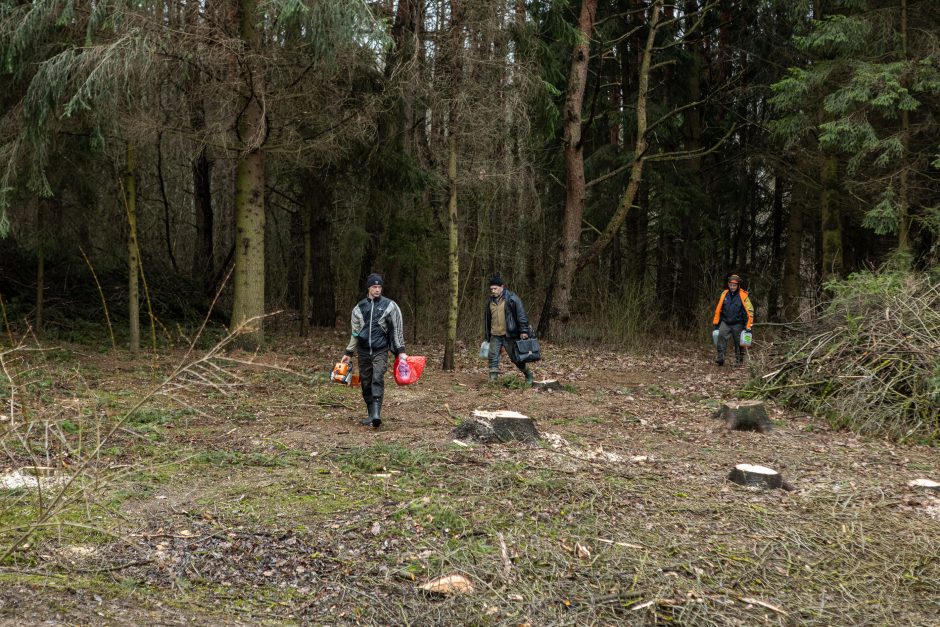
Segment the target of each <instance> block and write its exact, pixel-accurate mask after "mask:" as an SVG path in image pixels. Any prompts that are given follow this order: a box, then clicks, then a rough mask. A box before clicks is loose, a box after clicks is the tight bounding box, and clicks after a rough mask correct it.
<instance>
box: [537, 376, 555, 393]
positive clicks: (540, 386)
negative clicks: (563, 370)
mask: <svg viewBox="0 0 940 627" xmlns="http://www.w3.org/2000/svg"><path fill="white" fill-rule="evenodd" d="M532 387H533V388H535V389H536V390H544V391H546V392H554V391H558V390H560V389H561V383H559V382H558V379H545V380H544V381H533V382H532Z"/></svg>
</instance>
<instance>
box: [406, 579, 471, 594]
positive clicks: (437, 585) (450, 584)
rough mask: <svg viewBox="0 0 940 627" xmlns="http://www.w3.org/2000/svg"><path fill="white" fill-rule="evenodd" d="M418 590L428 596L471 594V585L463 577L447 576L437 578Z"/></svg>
mask: <svg viewBox="0 0 940 627" xmlns="http://www.w3.org/2000/svg"><path fill="white" fill-rule="evenodd" d="M418 589H420V590H423V591H424V592H426V593H428V594H435V595H442V596H446V595H449V594H465V593H467V592H473V584H472V583H470V580H469V579H467V578H466V577H464V576H463V575H448V576H446V577H438V578H437V579H434V580H431V581H429V582H427V583H426V584H424V585H421V586H418Z"/></svg>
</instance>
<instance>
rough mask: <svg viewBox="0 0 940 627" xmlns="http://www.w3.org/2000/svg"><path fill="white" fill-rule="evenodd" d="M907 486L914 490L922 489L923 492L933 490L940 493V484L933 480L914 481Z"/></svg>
mask: <svg viewBox="0 0 940 627" xmlns="http://www.w3.org/2000/svg"><path fill="white" fill-rule="evenodd" d="M907 485H908V486H910V487H912V488H920V489H922V490H933V491H934V492H940V483H937V482H936V481H933V480H931V479H914V480H913V481H908V482H907Z"/></svg>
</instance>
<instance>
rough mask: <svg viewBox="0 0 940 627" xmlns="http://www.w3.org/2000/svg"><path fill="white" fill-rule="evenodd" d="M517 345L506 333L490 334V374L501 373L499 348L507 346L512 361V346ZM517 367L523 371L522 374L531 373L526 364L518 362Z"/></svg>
mask: <svg viewBox="0 0 940 627" xmlns="http://www.w3.org/2000/svg"><path fill="white" fill-rule="evenodd" d="M513 345H515V342H514V341H513V340H512V339H510V338H508V337H506V336H505V335H491V336H490V352H489V354H488V357H489V360H490V374H491V375H492V374H496V375H498V374H499V348H500V347H501V346H505V347H506V354H507V355H509V361H512V347H513ZM512 363H514V364H515V365H516V368H518V369H519V370H521V371H522V374H524V375H527V376H528V374H529V369H528V368H526V365H525V364H516V362H514V361H513V362H512Z"/></svg>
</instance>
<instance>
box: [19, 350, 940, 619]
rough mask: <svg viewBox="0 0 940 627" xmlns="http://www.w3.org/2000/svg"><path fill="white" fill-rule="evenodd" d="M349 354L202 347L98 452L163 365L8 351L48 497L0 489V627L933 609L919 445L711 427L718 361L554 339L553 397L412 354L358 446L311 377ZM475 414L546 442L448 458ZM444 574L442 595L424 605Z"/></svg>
mask: <svg viewBox="0 0 940 627" xmlns="http://www.w3.org/2000/svg"><path fill="white" fill-rule="evenodd" d="M343 343H344V338H343V336H342V334H339V333H336V334H321V335H319V336H317V337H316V338H312V339H307V340H302V341H300V340H297V341H295V340H292V339H289V338H280V339H276V340H274V343H273V346H272V347H271V349H270V350H268V351H266V352H264V353H259V354H256V355H251V354H243V353H228V354H219V355H217V356H215V357H213V358H212V359H210V360H207V361H205V362H202V363H201V365H200V367H199V368H195V369H190V370H187V371H186V372H184V373H183V374H182V375H181V376H180V377H178V378H177V380H175V381H174V382H173V383H172V384H171V385H170V386H169V388H167V390H166V391H167V394H165V395H158V396H156V397H154V398H152V399H151V400H149V401H148V402H147V403H145V404H144V405H143V406H142V407H140V408H139V409H138V410H137V411H136V412H135V413H133V414H132V415H130V416H129V417H128V418H127V420H126V421H125V422H124V423H123V424H122V425H121V426H120V428H119V429H117V430H116V431H115V432H114V433H113V434H111V435H110V436H108V437H107V438H106V434H107V433H108V430H109V427H112V426H114V424H115V421H116V420H118V419H119V418H120V416H121V415H122V414H123V413H124V412H126V411H127V410H128V409H129V408H131V407H132V406H134V404H135V403H136V402H137V401H138V400H139V399H141V398H143V397H144V396H145V395H146V394H147V392H148V390H150V389H152V388H153V386H154V385H156V384H158V383H159V382H160V381H161V380H162V379H163V378H164V377H165V376H166V374H167V372H169V371H170V370H172V367H173V365H174V364H175V363H176V362H178V361H179V360H180V359H181V357H182V353H180V354H177V355H165V354H161V355H160V356H159V357H147V356H144V357H140V358H137V359H132V358H131V357H129V356H125V355H114V354H110V355H103V354H87V353H86V352H85V351H86V350H87V349H84V348H81V347H70V348H59V349H55V350H50V351H47V352H45V353H33V354H27V355H13V353H7V354H6V357H7V359H6V360H5V365H6V366H7V367H8V369H9V371H10V372H11V374H13V375H14V377H13V378H14V382H15V385H14V387H13V389H14V392H16V395H15V398H14V399H13V401H12V405H11V401H10V399H9V393H10V386H9V384H8V382H5V383H4V387H3V390H2V391H3V395H4V400H5V409H3V411H2V413H3V414H4V416H3V423H2V429H3V430H4V436H3V438H4V440H3V441H4V444H5V461H4V464H3V468H2V470H3V472H4V473H5V475H4V476H11V475H12V474H13V473H14V472H17V471H20V470H22V469H23V468H24V467H30V466H37V465H43V466H50V467H51V468H53V470H51V471H49V472H50V473H51V475H52V476H50V477H44V478H34V479H33V483H32V484H30V485H35V484H39V485H42V486H43V487H44V490H43V492H42V495H41V497H40V495H39V494H38V493H37V491H36V489H35V488H34V487H30V485H24V486H19V487H16V486H12V487H11V486H4V487H0V531H2V540H3V549H4V551H6V549H8V548H10V545H11V542H13V541H15V539H16V538H17V537H20V536H19V535H18V534H22V532H24V531H25V530H26V529H27V528H28V527H29V525H30V523H31V521H35V520H36V519H37V518H38V517H41V516H42V515H43V510H42V508H47V510H46V511H49V509H48V508H51V509H52V510H55V511H54V513H53V514H51V515H50V516H48V518H45V519H44V521H45V522H44V524H43V525H42V526H40V527H38V528H36V529H34V531H33V533H32V534H31V535H30V536H29V537H28V538H27V539H25V540H24V541H23V542H22V543H20V544H19V545H18V546H16V548H15V549H12V550H11V551H9V552H8V555H7V557H6V559H5V561H3V563H2V566H0V580H2V582H3V583H2V586H0V624H10V625H12V624H21V623H22V622H23V621H29V622H34V623H39V622H45V621H50V622H51V623H52V624H55V623H68V624H77V623H83V624H92V623H102V622H113V623H125V624H157V623H159V624H168V625H170V624H213V625H216V624H245V625H249V624H279V623H313V624H324V623H328V624H355V623H362V624H414V623H417V624H479V625H520V624H531V625H547V624H556V625H557V624H569V625H575V624H577V625H585V624H613V623H620V622H625V623H636V624H644V623H645V624H658V623H665V622H675V623H679V624H702V625H711V624H715V625H727V624H740V625H754V624H781V625H783V624H819V625H832V624H863V623H864V624H893V625H899V624H911V625H926V624H931V623H934V621H936V620H937V618H938V616H940V598H938V596H937V590H940V562H938V555H940V499H938V498H937V493H936V492H932V491H930V490H922V489H920V488H915V487H910V486H908V485H907V484H908V482H909V481H911V480H914V479H919V478H933V479H937V475H938V473H940V466H938V457H937V452H936V450H935V449H932V448H929V447H925V446H916V445H899V444H894V443H891V442H887V441H883V440H878V439H867V438H862V437H859V436H856V435H853V434H850V433H846V432H835V431H831V430H830V429H828V428H827V427H826V425H825V423H824V422H823V421H821V420H820V419H815V418H811V417H808V416H805V415H802V414H796V413H791V412H788V411H786V410H784V409H781V408H779V407H776V406H774V405H773V404H769V403H768V404H767V405H766V407H767V410H768V417H769V420H770V425H771V427H770V428H769V430H768V429H764V430H763V432H762V431H758V430H753V431H731V430H728V429H727V428H726V426H725V423H724V422H723V421H721V420H719V419H716V418H715V414H716V410H718V409H719V407H720V405H721V404H722V403H724V402H731V401H735V400H736V399H738V398H739V397H740V396H741V394H740V393H741V390H742V389H743V388H744V387H745V385H746V382H747V378H748V374H749V373H748V371H747V370H746V369H728V368H724V369H718V368H716V367H715V366H714V365H713V364H712V363H711V362H710V361H709V358H710V351H709V348H710V347H706V346H702V347H687V348H676V347H672V349H671V350H669V351H668V352H667V351H665V350H663V352H662V353H660V354H655V355H654V354H645V355H636V354H626V353H612V352H610V353H603V354H601V353H598V352H596V351H594V352H589V351H586V350H575V349H571V348H565V347H559V346H553V345H550V344H549V345H546V346H545V347H544V355H545V360H544V361H542V362H539V363H538V364H536V367H535V370H536V379H542V378H555V379H558V380H559V381H560V383H561V386H562V387H561V389H560V390H552V391H540V390H534V389H527V388H524V387H523V386H521V385H520V383H521V381H522V380H521V378H520V377H519V375H518V373H513V374H511V375H510V374H509V371H508V369H504V372H506V376H505V377H504V378H503V379H501V380H500V381H499V382H498V383H497V384H489V383H487V382H486V368H485V366H484V364H483V363H482V361H481V360H479V359H478V358H477V357H476V350H475V347H473V346H468V347H465V348H464V349H463V350H462V351H461V352H460V354H459V355H458V370H457V372H455V373H444V372H441V371H440V370H439V369H438V364H439V363H440V356H439V354H440V353H441V349H440V348H439V347H437V346H420V345H419V346H417V347H411V350H409V353H414V354H426V355H428V357H429V366H428V368H427V369H426V370H425V373H424V376H423V377H422V379H421V381H420V382H419V383H418V384H416V385H414V386H410V387H395V386H394V384H393V383H391V381H390V377H389V388H388V393H387V397H386V408H385V411H384V414H385V416H387V420H386V422H385V425H384V426H383V427H382V429H380V430H378V431H374V430H372V429H371V428H368V427H362V426H360V425H359V424H358V421H359V419H360V418H361V417H362V415H361V414H363V412H364V406H363V404H362V401H361V398H360V397H359V391H358V390H357V389H354V388H349V387H342V386H337V385H331V384H329V383H328V382H327V381H326V373H327V371H328V370H329V368H330V367H331V366H332V363H333V361H334V360H335V358H336V357H337V356H338V354H339V352H340V350H341V347H342V345H343ZM250 361H254V362H256V363H257V364H263V365H251V364H249V363H248V362H250ZM11 407H12V409H13V411H12V414H11ZM478 409H479V410H514V411H517V412H520V413H523V414H525V415H526V416H529V417H531V418H533V419H534V420H535V424H536V427H537V428H538V430H539V432H540V433H541V434H542V436H543V438H542V440H541V442H540V443H539V444H536V445H529V444H523V443H508V444H491V445H479V444H473V443H470V442H454V436H453V430H454V429H455V427H456V426H457V425H458V424H459V423H460V422H461V421H462V420H464V419H466V418H467V417H469V416H470V414H471V413H472V412H473V411H474V410H478ZM11 415H12V417H13V420H11ZM105 438H106V439H105ZM46 452H48V453H49V456H48V457H46ZM83 460H85V462H83ZM83 463H85V464H86V465H85V466H82V464H83ZM737 464H752V465H757V466H764V467H769V468H772V469H774V470H776V471H777V472H779V473H781V474H782V475H783V477H784V479H785V480H786V481H787V482H789V483H790V484H791V485H792V488H793V489H792V490H781V489H776V490H761V489H756V488H747V487H742V486H739V485H737V484H735V483H732V482H730V481H728V480H727V477H728V474H729V472H730V471H731V469H732V468H734V467H735V465H737ZM77 470H81V473H80V474H79V476H78V477H77V478H76V479H75V480H74V481H73V482H72V483H71V484H68V485H65V484H63V483H61V481H63V479H61V478H62V477H68V476H71V475H72V474H76V471H77ZM59 492H62V493H63V495H64V496H65V497H66V502H65V503H64V505H63V506H62V507H61V508H59V509H56V508H57V507H58V505H57V504H56V503H55V501H54V498H55V495H56V494H58V493H59ZM452 575H453V576H459V577H455V578H454V579H451V580H449V582H450V583H451V584H455V582H456V590H454V591H453V592H450V593H441V590H440V589H439V588H435V587H434V586H430V587H431V588H432V589H431V590H428V589H422V586H426V584H428V583H429V582H432V581H433V580H435V579H437V578H439V577H446V576H452ZM426 587H428V586H426Z"/></svg>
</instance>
